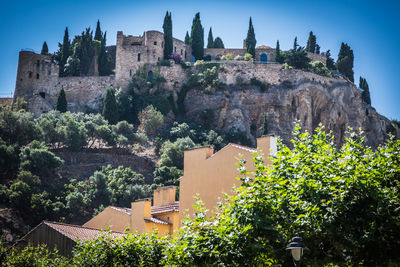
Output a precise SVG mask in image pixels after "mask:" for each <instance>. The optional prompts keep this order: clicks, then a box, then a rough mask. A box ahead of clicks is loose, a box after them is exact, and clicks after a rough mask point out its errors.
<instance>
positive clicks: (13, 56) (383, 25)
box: [0, 0, 400, 120]
mask: <svg viewBox="0 0 400 267" xmlns="http://www.w3.org/2000/svg"><path fill="white" fill-rule="evenodd" d="M166 10H169V11H171V12H172V22H173V35H174V37H176V38H180V39H183V38H184V36H185V32H186V30H189V29H190V27H191V23H192V19H193V16H194V14H195V13H196V12H200V15H201V21H202V24H203V26H204V28H205V35H206V36H205V38H207V33H208V30H209V27H210V26H212V28H213V34H214V37H216V36H220V37H221V38H222V40H223V41H224V44H225V47H233V48H236V47H241V46H242V42H243V39H244V38H245V36H246V33H247V27H248V19H249V17H250V16H252V18H253V24H254V28H255V33H256V39H257V45H261V44H265V45H269V46H271V47H275V44H276V40H278V39H279V41H280V44H281V48H282V49H289V48H291V47H292V44H293V39H294V37H295V36H297V37H298V40H299V43H300V45H303V46H304V45H305V44H306V41H307V37H308V34H309V31H310V30H312V31H313V32H314V33H315V34H316V36H317V42H318V44H319V45H320V46H321V51H326V50H327V49H330V50H331V54H332V55H333V56H334V58H335V59H336V56H337V54H338V51H339V48H340V43H341V42H342V41H343V42H346V43H348V44H349V45H350V46H351V48H352V49H353V50H354V55H355V62H354V71H355V80H356V81H357V84H358V79H359V76H360V75H361V76H363V77H365V78H366V79H367V81H368V83H369V87H370V90H371V99H372V105H373V106H374V107H375V108H376V109H377V111H378V112H379V113H381V114H382V115H385V116H387V117H388V118H390V119H398V120H400V103H399V100H400V86H399V84H400V65H399V63H400V49H399V48H400V46H399V44H400V22H399V19H398V16H399V14H400V2H399V1H386V0H385V1H382V0H381V1H368V0H337V1H312V0H307V1H300V0H279V1H278V0H274V1H269V0H264V1H252V0H247V1H235V0H232V1H216V0H214V1H209V0H203V1H187V0H186V1H173V0H171V1H158V0H153V1H134V0H130V1H116V0H115V1H110V0H108V1H107V0H96V1H82V0H81V1H78V0H70V1H59V0H58V1H54V0H52V1H44V0H37V1H25V0H21V1H8V0H6V1H2V7H1V9H0V18H1V23H0V51H1V52H2V53H1V55H2V57H1V63H2V64H0V97H6V96H10V95H11V94H12V92H13V91H14V87H15V77H16V72H17V63H18V52H19V51H20V50H21V49H26V48H29V49H33V50H35V51H37V52H40V49H41V47H42V43H43V41H47V44H48V46H49V50H50V52H54V51H55V50H56V49H57V43H58V42H61V41H62V38H63V34H64V29H65V27H66V26H68V28H69V32H70V37H72V36H74V35H77V34H79V33H80V32H82V31H83V30H84V29H85V28H86V27H88V26H91V28H95V25H96V21H97V19H100V22H101V26H102V30H103V31H104V30H105V31H107V39H108V42H107V44H108V45H110V44H115V40H116V33H117V31H118V30H122V31H123V32H124V33H125V34H132V35H138V34H142V33H143V32H144V31H146V30H151V29H155V30H162V22H163V18H164V15H165V12H166Z"/></svg>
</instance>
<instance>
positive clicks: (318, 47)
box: [315, 44, 321, 55]
mask: <svg viewBox="0 0 400 267" xmlns="http://www.w3.org/2000/svg"><path fill="white" fill-rule="evenodd" d="M320 52H321V47H320V46H319V45H318V44H316V45H315V54H317V55H319V53H320Z"/></svg>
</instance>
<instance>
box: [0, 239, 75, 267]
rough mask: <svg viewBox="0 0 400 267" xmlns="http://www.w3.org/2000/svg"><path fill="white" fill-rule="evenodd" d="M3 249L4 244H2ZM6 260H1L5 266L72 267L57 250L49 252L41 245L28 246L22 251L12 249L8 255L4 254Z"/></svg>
mask: <svg viewBox="0 0 400 267" xmlns="http://www.w3.org/2000/svg"><path fill="white" fill-rule="evenodd" d="M0 246H1V247H3V244H0ZM3 255H4V258H2V260H0V263H2V264H4V265H3V266H15V267H24V266H59V267H62V266H70V261H69V260H68V259H66V258H64V257H62V256H60V255H59V254H58V253H57V250H53V251H49V249H48V248H47V247H46V246H44V245H40V246H37V247H31V246H28V247H26V248H24V249H22V250H21V251H20V250H18V249H17V248H12V249H10V250H9V251H8V253H7V254H3Z"/></svg>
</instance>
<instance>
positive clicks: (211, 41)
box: [207, 27, 214, 48]
mask: <svg viewBox="0 0 400 267" xmlns="http://www.w3.org/2000/svg"><path fill="white" fill-rule="evenodd" d="M207 40H208V42H207V48H214V37H213V34H212V30H211V27H210V31H209V32H208V39H207Z"/></svg>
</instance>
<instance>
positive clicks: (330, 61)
mask: <svg viewBox="0 0 400 267" xmlns="http://www.w3.org/2000/svg"><path fill="white" fill-rule="evenodd" d="M325 55H326V67H327V68H328V70H334V69H335V61H333V58H331V50H328V51H326V53H325Z"/></svg>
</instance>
